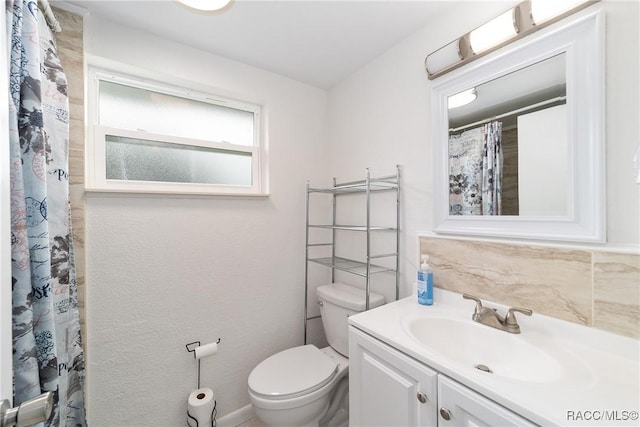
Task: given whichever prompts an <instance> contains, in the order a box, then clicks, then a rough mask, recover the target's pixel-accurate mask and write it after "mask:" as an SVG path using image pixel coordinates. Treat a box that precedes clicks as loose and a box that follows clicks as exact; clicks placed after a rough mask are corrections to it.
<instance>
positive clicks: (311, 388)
mask: <svg viewBox="0 0 640 427" xmlns="http://www.w3.org/2000/svg"><path fill="white" fill-rule="evenodd" d="M317 294H318V299H319V304H320V315H321V317H322V325H323V327H324V331H325V335H326V337H327V342H328V343H329V347H325V348H322V349H318V348H317V347H316V346H314V345H303V346H299V347H294V348H290V349H287V350H284V351H281V352H279V353H276V354H274V355H272V356H270V357H268V358H267V359H265V360H263V361H262V362H260V364H258V366H256V367H255V368H254V369H253V371H251V374H249V381H248V383H249V397H250V399H251V403H252V404H253V407H254V409H255V411H256V415H257V416H258V417H259V418H260V419H261V420H262V421H264V422H265V423H266V424H267V425H270V426H297V427H299V426H319V425H330V426H336V427H337V426H340V425H344V426H346V425H347V422H348V413H347V412H346V411H347V408H348V405H347V402H348V387H349V382H348V372H349V360H348V355H349V341H348V331H349V327H348V323H347V319H348V317H349V316H350V315H352V314H356V313H359V312H362V311H364V309H365V293H364V291H363V290H362V289H360V288H355V287H353V286H348V285H345V284H342V283H330V284H328V285H322V286H318V288H317ZM384 302H385V301H384V296H382V295H379V294H376V293H373V292H371V293H370V295H369V307H370V308H374V307H378V306H380V305H382V304H384Z"/></svg>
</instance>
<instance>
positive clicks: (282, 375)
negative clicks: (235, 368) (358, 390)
mask: <svg viewBox="0 0 640 427" xmlns="http://www.w3.org/2000/svg"><path fill="white" fill-rule="evenodd" d="M337 373H338V363H336V361H335V360H333V359H332V358H330V357H329V356H327V355H326V354H324V353H323V352H322V351H320V350H319V349H318V348H317V347H316V346H314V345H304V346H300V347H294V348H290V349H288V350H284V351H281V352H280V353H276V354H274V355H273V356H271V357H269V358H267V359H265V360H264V361H262V362H261V363H260V364H259V365H258V366H256V367H255V368H254V369H253V371H252V372H251V374H250V375H249V381H248V382H249V389H250V390H251V392H253V393H254V394H255V395H256V396H259V397H262V398H265V399H274V400H280V399H291V398H295V397H299V396H303V395H306V394H309V393H312V392H314V391H316V390H318V389H320V388H322V387H324V386H325V385H326V384H328V383H329V382H331V381H332V380H333V379H334V377H335V376H336V375H337Z"/></svg>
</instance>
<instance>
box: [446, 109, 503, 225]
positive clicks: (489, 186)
mask: <svg viewBox="0 0 640 427" xmlns="http://www.w3.org/2000/svg"><path fill="white" fill-rule="evenodd" d="M502 163H503V160H502V123H501V122H497V121H494V122H491V123H487V124H485V125H484V126H481V127H478V128H474V129H470V130H468V131H465V132H462V133H461V134H459V135H451V136H450V137H449V215H500V213H501V210H502V209H501V208H502V207H501V205H502V203H501V198H502Z"/></svg>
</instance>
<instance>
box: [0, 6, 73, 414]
mask: <svg viewBox="0 0 640 427" xmlns="http://www.w3.org/2000/svg"><path fill="white" fill-rule="evenodd" d="M5 5H6V12H7V23H8V28H9V30H10V32H11V34H10V37H9V40H10V43H11V46H10V47H9V50H10V55H11V58H10V65H9V66H10V76H9V78H10V91H11V99H10V100H9V127H10V129H9V132H10V174H11V244H12V257H11V258H12V259H11V261H12V282H13V283H12V289H13V313H12V314H13V364H14V404H15V405H18V404H20V403H21V402H24V401H25V400H28V399H30V398H32V397H35V396H38V395H39V394H41V393H43V392H46V391H52V392H54V400H55V402H56V405H55V408H54V411H53V415H52V417H51V418H50V419H49V421H48V422H47V425H52V426H70V425H73V426H83V425H86V421H85V413H84V355H83V352H82V342H81V339H80V323H79V316H78V308H77V304H78V300H77V285H76V276H75V264H74V259H73V242H72V234H71V212H70V204H69V182H68V161H69V160H68V156H69V152H68V142H69V141H68V125H69V108H68V98H67V82H66V76H65V74H64V72H63V70H62V67H61V65H60V61H59V59H58V57H57V53H56V43H55V39H54V38H53V34H52V33H51V30H50V29H49V28H48V26H47V24H46V21H45V18H44V16H43V15H42V13H41V12H40V11H39V10H38V6H37V1H35V0H6V2H5Z"/></svg>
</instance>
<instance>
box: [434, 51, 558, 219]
mask: <svg viewBox="0 0 640 427" xmlns="http://www.w3.org/2000/svg"><path fill="white" fill-rule="evenodd" d="M565 69H566V53H562V54H559V55H556V56H553V57H551V58H548V59H545V60H544V61H541V62H538V63H536V64H532V65H530V66H528V67H526V68H522V69H520V70H517V71H515V72H513V73H510V74H506V75H503V76H500V77H498V78H497V79H494V80H491V81H488V82H485V83H482V84H480V85H478V86H477V87H473V88H470V89H467V90H466V91H463V92H461V93H460V94H454V95H451V96H449V97H448V99H447V104H448V115H449V145H448V152H449V215H524V216H549V215H550V216H560V215H567V212H568V207H567V203H568V198H567V186H568V181H567V170H568V167H569V165H568V163H567V162H568V145H567V109H566V93H567V90H566V88H567V85H566V73H565ZM465 93H467V94H470V96H469V95H468V98H467V99H466V100H465V99H461V96H464V94H465ZM462 102H465V103H464V104H463V105H460V104H461V103H462ZM486 144H488V145H486ZM485 147H488V148H489V149H488V150H486V149H484V148H485Z"/></svg>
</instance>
